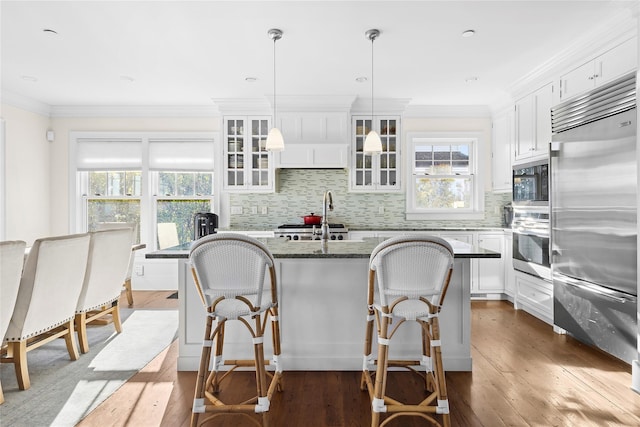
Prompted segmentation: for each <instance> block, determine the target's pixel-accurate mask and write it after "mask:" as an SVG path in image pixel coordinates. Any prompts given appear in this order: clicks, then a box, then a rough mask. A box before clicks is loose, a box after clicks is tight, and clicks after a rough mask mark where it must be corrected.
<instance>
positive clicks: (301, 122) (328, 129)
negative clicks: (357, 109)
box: [277, 112, 349, 145]
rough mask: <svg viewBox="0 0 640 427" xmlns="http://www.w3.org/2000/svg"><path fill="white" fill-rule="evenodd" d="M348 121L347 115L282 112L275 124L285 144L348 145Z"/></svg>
mask: <svg viewBox="0 0 640 427" xmlns="http://www.w3.org/2000/svg"><path fill="white" fill-rule="evenodd" d="M348 120H349V115H348V113H340V112H284V113H280V114H278V117H277V121H278V123H277V124H278V126H279V129H280V131H281V132H282V135H283V136H284V138H285V144H288V143H291V144H296V145H298V144H348V143H349V124H348Z"/></svg>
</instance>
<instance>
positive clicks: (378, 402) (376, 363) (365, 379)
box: [361, 236, 453, 427]
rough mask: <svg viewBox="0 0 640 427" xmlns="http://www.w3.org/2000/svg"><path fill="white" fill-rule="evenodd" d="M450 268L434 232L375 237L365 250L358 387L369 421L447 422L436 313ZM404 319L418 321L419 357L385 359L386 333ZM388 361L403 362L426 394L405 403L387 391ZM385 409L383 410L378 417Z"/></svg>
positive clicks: (446, 248)
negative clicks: (369, 250) (364, 323)
mask: <svg viewBox="0 0 640 427" xmlns="http://www.w3.org/2000/svg"><path fill="white" fill-rule="evenodd" d="M452 272H453V249H452V248H451V246H450V245H449V243H447V241H445V240H443V239H440V238H438V237H433V236H401V237H396V238H392V239H389V240H386V241H384V242H382V243H380V244H379V245H378V246H377V247H376V248H375V249H374V251H373V253H372V254H371V258H370V261H369V290H368V316H367V328H366V337H365V347H364V361H363V372H362V380H361V388H362V390H368V392H369V395H370V397H371V409H372V411H371V425H372V426H375V427H377V426H384V425H385V424H387V423H388V422H390V421H391V420H393V419H395V418H397V417H400V416H407V415H409V416H418V417H421V418H424V419H426V420H429V421H430V422H432V423H433V424H435V425H438V426H442V425H444V426H447V427H448V426H450V425H451V420H450V416H449V402H448V400H447V385H446V382H445V376H444V369H443V366H442V354H441V346H440V326H439V323H438V313H439V312H440V309H441V307H442V303H443V302H444V297H445V294H446V292H447V287H448V285H449V281H450V279H451V274H452ZM376 282H377V289H376V286H375V284H376ZM374 320H375V323H376V326H377V333H378V336H377V343H378V355H377V359H376V358H375V357H374V356H373V354H372V346H373V342H374V341H373V330H374ZM408 320H412V321H416V322H418V324H419V325H420V326H421V331H422V334H421V335H422V336H421V342H422V355H421V358H420V359H416V360H389V346H390V345H391V338H392V337H393V335H394V334H395V332H396V331H397V330H398V327H399V326H400V325H401V324H403V323H404V322H405V321H408ZM416 356H417V355H416ZM389 366H393V367H401V368H407V369H409V370H410V371H412V372H415V373H416V374H418V375H420V376H421V377H422V378H423V380H424V381H425V387H426V389H427V391H428V393H427V395H426V397H425V398H424V399H423V400H422V401H421V402H419V403H416V404H407V403H403V402H400V401H398V400H396V399H393V398H392V397H390V396H387V395H386V384H387V374H388V372H387V370H388V367H389ZM374 370H375V375H373V371H374ZM385 413H386V414H387V416H384V417H383V415H384V414H385ZM439 415H441V417H439ZM439 418H441V421H442V423H440V421H438V419H439Z"/></svg>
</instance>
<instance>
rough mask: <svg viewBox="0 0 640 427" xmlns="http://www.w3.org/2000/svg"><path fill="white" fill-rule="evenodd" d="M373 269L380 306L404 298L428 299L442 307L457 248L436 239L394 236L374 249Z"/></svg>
mask: <svg viewBox="0 0 640 427" xmlns="http://www.w3.org/2000/svg"><path fill="white" fill-rule="evenodd" d="M369 268H370V269H371V270H372V271H375V273H376V274H375V277H376V280H377V282H378V293H379V298H380V305H382V306H386V305H389V303H390V302H391V301H389V299H391V298H392V299H395V298H397V297H401V296H406V297H408V298H411V299H417V298H419V297H425V298H426V299H427V300H429V301H430V302H431V303H432V304H436V305H441V304H442V302H443V301H444V296H445V293H446V290H447V286H448V284H449V279H450V275H451V271H452V269H453V249H452V247H451V245H450V244H449V243H448V242H447V241H446V240H444V239H441V238H439V237H435V236H421V235H416V236H411V235H408V236H399V237H394V238H392V239H388V240H385V241H384V242H382V243H380V244H379V245H378V246H377V247H376V248H375V249H374V250H373V252H372V254H371V258H370V260H369Z"/></svg>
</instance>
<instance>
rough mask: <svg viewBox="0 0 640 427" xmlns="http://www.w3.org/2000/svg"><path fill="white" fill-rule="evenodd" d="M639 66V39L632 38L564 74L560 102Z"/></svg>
mask: <svg viewBox="0 0 640 427" xmlns="http://www.w3.org/2000/svg"><path fill="white" fill-rule="evenodd" d="M637 66H638V41H637V39H636V38H632V39H629V40H627V41H626V42H624V43H622V44H620V45H618V46H616V47H614V48H613V49H610V50H608V51H607V52H605V53H603V54H602V55H600V56H598V57H596V58H595V59H593V60H591V61H589V62H587V63H585V64H582V65H581V66H579V67H577V68H575V69H573V70H571V71H569V72H568V73H566V74H564V75H562V76H561V77H560V91H559V99H558V102H563V101H566V100H567V99H569V98H571V97H573V96H575V95H579V94H581V93H584V92H586V91H588V90H591V89H594V88H596V87H598V86H600V85H601V84H604V83H606V82H609V81H611V80H613V79H615V78H616V77H619V76H621V75H623V74H625V73H627V72H629V71H632V70H634V69H635V68H636V67H637Z"/></svg>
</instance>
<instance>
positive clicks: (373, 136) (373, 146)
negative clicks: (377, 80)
mask: <svg viewBox="0 0 640 427" xmlns="http://www.w3.org/2000/svg"><path fill="white" fill-rule="evenodd" d="M364 34H365V35H366V36H367V38H368V39H369V40H371V127H372V128H373V123H374V118H373V42H374V40H375V39H376V37H378V36H379V35H380V31H379V30H375V29H372V30H368V31H367V32H365V33H364ZM362 151H363V152H364V154H369V155H372V154H380V153H382V141H381V140H380V135H378V132H376V131H375V130H373V129H371V131H370V132H369V133H368V134H367V137H366V138H365V140H364V147H363V149H362Z"/></svg>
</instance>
